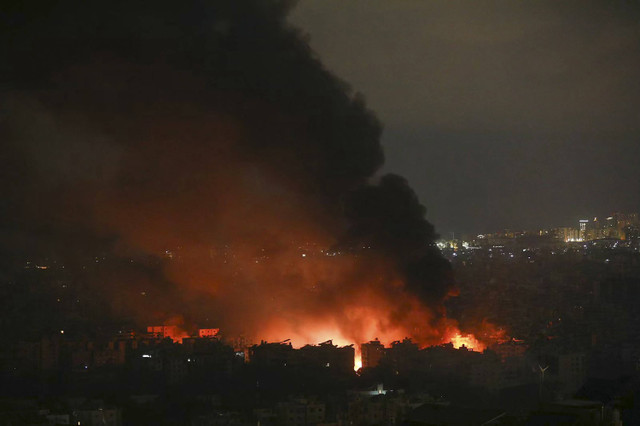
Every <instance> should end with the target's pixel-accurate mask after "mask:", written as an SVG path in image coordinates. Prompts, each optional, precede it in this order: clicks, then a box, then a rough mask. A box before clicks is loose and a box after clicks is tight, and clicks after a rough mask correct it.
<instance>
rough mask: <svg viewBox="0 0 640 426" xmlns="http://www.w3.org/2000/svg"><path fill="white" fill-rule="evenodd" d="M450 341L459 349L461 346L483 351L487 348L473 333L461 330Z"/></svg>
mask: <svg viewBox="0 0 640 426" xmlns="http://www.w3.org/2000/svg"><path fill="white" fill-rule="evenodd" d="M449 339H450V343H451V344H453V347H454V348H456V349H459V348H461V347H463V346H464V347H466V348H467V349H469V350H472V351H476V352H482V351H483V350H485V348H486V345H484V344H483V343H481V342H480V341H479V340H478V339H476V337H475V336H474V335H473V334H461V333H460V332H458V333H456V334H455V335H453V336H451V337H450V338H449Z"/></svg>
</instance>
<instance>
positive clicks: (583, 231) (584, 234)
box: [578, 219, 589, 241]
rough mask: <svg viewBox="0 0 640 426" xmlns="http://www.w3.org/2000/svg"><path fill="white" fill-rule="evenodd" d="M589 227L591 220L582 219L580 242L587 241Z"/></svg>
mask: <svg viewBox="0 0 640 426" xmlns="http://www.w3.org/2000/svg"><path fill="white" fill-rule="evenodd" d="M587 225H589V219H580V220H579V221H578V232H579V234H578V239H579V240H580V241H586V240H587Z"/></svg>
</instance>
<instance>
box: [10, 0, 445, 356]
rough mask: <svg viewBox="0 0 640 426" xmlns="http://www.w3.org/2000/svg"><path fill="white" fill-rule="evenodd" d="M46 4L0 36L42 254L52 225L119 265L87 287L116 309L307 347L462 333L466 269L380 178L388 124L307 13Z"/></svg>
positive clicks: (15, 141) (23, 212) (430, 339)
mask: <svg viewBox="0 0 640 426" xmlns="http://www.w3.org/2000/svg"><path fill="white" fill-rule="evenodd" d="M39 6H41V7H33V6H32V5H26V4H25V5H23V4H20V3H16V4H15V5H14V6H12V9H11V10H9V11H8V12H7V13H6V14H5V15H4V16H5V17H6V19H5V20H4V22H5V23H6V24H7V25H3V26H2V29H0V32H1V33H2V35H3V37H0V44H1V45H2V49H3V52H5V53H6V58H5V59H6V60H5V62H6V63H8V64H11V66H10V67H3V68H2V70H1V71H0V73H1V76H2V78H3V81H7V82H10V84H8V85H6V86H3V89H1V90H2V97H1V98H2V106H3V111H4V117H5V118H4V119H3V120H4V121H3V124H4V126H3V130H2V134H1V135H2V138H3V141H5V142H6V145H7V149H6V150H5V153H6V154H7V155H5V156H3V158H2V160H0V167H1V168H2V169H3V170H5V171H6V173H8V176H14V175H15V176H21V179H17V180H16V179H13V180H10V187H7V188H2V190H3V192H2V194H3V197H4V198H5V200H6V201H7V205H11V206H13V207H12V210H11V213H12V214H11V218H10V220H9V218H8V219H7V221H5V222H6V223H7V229H16V230H17V231H16V235H18V236H20V238H22V237H23V236H24V235H27V236H29V237H28V238H30V239H28V241H30V243H29V245H30V247H38V245H39V244H40V243H43V241H42V240H41V239H40V238H41V237H40V234H38V232H37V230H38V229H47V230H48V231H47V241H46V245H47V248H48V247H50V246H52V245H53V246H55V247H56V249H57V250H59V251H60V252H61V253H63V254H62V256H71V257H73V256H75V255H74V254H73V253H78V252H81V253H84V252H87V251H90V250H95V249H96V247H99V248H100V250H102V251H103V252H106V253H107V254H108V255H105V256H104V258H105V259H106V258H109V259H115V260H114V261H113V265H114V266H113V267H112V268H105V269H96V272H95V275H94V276H93V277H92V279H91V282H90V283H89V284H88V285H92V286H94V287H95V293H96V294H100V295H104V298H105V300H109V301H110V304H111V306H110V311H109V312H110V314H112V315H116V316H120V317H126V318H131V319H132V320H134V321H138V322H142V321H144V322H145V323H146V322H149V321H164V319H165V318H168V317H170V316H173V315H182V316H183V317H184V318H186V319H187V321H188V322H189V323H190V324H198V323H201V324H204V323H215V324H220V326H221V328H222V329H223V330H224V331H225V335H226V336H229V337H233V336H240V335H251V336H256V337H257V338H258V339H267V340H269V341H280V340H283V339H291V342H292V343H293V345H295V346H296V347H300V346H303V345H305V344H308V343H313V342H321V341H326V340H329V339H333V341H334V342H336V343H338V344H340V345H348V344H354V343H355V344H357V343H359V342H365V341H368V340H370V339H372V338H373V337H375V336H378V337H380V339H381V340H382V341H384V342H391V341H394V340H397V339H398V338H402V337H404V336H411V337H412V338H413V340H414V341H415V342H417V343H418V344H420V345H426V344H434V343H440V342H441V341H442V340H443V339H446V338H447V336H448V334H447V333H448V330H450V325H451V322H450V321H447V320H446V318H445V312H444V309H443V304H442V302H443V301H444V300H445V299H446V298H447V297H449V296H450V295H451V294H453V293H454V288H453V279H452V276H451V275H452V272H451V267H450V265H449V263H448V262H447V261H446V260H445V259H444V258H443V257H442V255H441V254H440V252H439V250H438V249H437V248H436V246H435V244H434V241H435V239H436V238H437V234H436V232H435V230H434V227H433V226H432V225H431V224H430V223H429V222H428V221H427V220H426V219H425V212H426V209H425V207H424V206H423V205H422V204H421V203H420V202H419V200H418V197H417V196H416V194H415V193H414V191H413V190H412V189H411V188H410V187H409V185H408V183H407V181H406V180H405V179H404V178H402V177H401V176H397V175H393V174H386V175H380V174H379V170H380V168H381V166H382V165H383V161H384V154H383V150H382V146H381V144H380V135H381V132H382V126H381V124H380V122H379V121H378V119H377V118H376V117H375V115H374V114H373V113H372V112H371V111H370V110H369V109H368V108H367V107H366V104H365V102H364V100H363V97H362V95H360V94H359V93H355V92H353V91H352V90H351V89H350V88H349V87H347V85H346V84H345V83H344V82H342V81H340V80H339V79H338V78H336V77H335V76H333V75H332V74H331V73H330V72H329V71H327V69H325V68H324V67H323V65H322V64H321V63H320V62H319V61H318V59H317V57H316V56H315V55H314V54H313V53H312V52H311V50H310V48H309V46H308V44H307V43H306V42H305V36H304V35H302V34H301V32H300V30H299V29H296V28H293V27H291V26H290V25H289V24H288V23H287V21H286V16H287V13H288V9H289V7H290V2H287V1H276V0H269V1H264V0H249V1H243V2H237V1H234V0H223V1H217V2H202V1H186V2H171V1H164V0H162V1H159V2H154V4H153V6H152V7H151V6H148V5H146V4H142V3H140V4H138V3H135V4H132V3H130V2H124V1H115V2H113V1H111V2H106V1H95V2H90V3H86V2H82V1H69V2H64V3H60V4H58V3H55V4H54V3H49V2H42V4H41V5H39ZM32 22H38V25H37V26H34V25H31V23H32ZM169 23H170V24H169ZM5 31H10V32H11V36H7V34H6V33H5ZM13 40H21V42H20V43H19V44H16V43H13ZM70 41H72V42H70ZM24 51H30V52H33V54H32V55H29V56H28V57H25V56H24ZM54 52H55V53H54ZM4 87H12V89H11V90H8V89H5V88H4ZM77 159H81V160H80V161H78V160H77ZM16 185H17V187H16ZM5 189H6V191H5ZM24 193H30V194H32V197H31V198H30V201H29V202H27V203H25V202H24V200H23V198H16V194H24ZM5 195H6V196H5ZM3 219H4V218H3ZM10 240H11V238H8V239H7V241H10ZM43 244H44V243H43ZM168 254H170V256H169V255H168ZM123 283H126V285H125V284H123ZM172 327H174V326H158V327H152V328H151V329H150V330H149V332H150V333H152V334H154V335H156V336H158V337H163V338H165V337H170V338H172V339H174V340H177V339H180V338H181V332H180V331H179V330H178V329H177V328H172ZM263 349H264V348H262V349H259V348H256V349H255V354H253V355H255V356H257V357H258V358H259V357H260V355H259V354H260V353H261V352H260V351H262V350H263ZM281 352H282V353H283V356H284V354H286V352H287V350H286V348H285V349H283V350H282V351H281ZM375 353H376V352H375V351H374V352H372V354H371V356H370V358H367V359H368V360H370V362H372V363H375V360H376V359H377V358H376V356H377V355H375ZM285 358H286V357H285ZM285 358H282V359H280V358H278V360H282V361H284V359H285ZM274 359H275V358H274ZM368 362H369V361H368Z"/></svg>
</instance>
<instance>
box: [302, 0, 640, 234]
mask: <svg viewBox="0 0 640 426" xmlns="http://www.w3.org/2000/svg"><path fill="white" fill-rule="evenodd" d="M290 21H291V22H292V23H293V24H294V25H297V26H299V27H300V28H302V29H303V30H304V31H305V32H307V33H308V35H309V37H310V43H311V47H312V48H313V49H314V51H315V52H316V53H317V55H318V56H319V57H320V59H321V60H322V61H323V63H324V64H325V66H327V67H328V68H329V69H330V70H331V71H333V72H335V73H336V74H337V75H338V76H339V77H341V78H342V79H344V80H345V81H347V82H348V83H349V84H351V85H352V86H353V88H354V89H355V90H357V91H359V92H362V93H363V94H364V96H365V98H366V100H367V102H368V105H369V106H370V107H371V108H372V109H373V110H374V111H375V112H376V113H377V114H378V116H379V117H380V119H381V121H382V123H383V124H384V127H385V130H384V134H383V145H384V147H385V154H386V159H387V161H386V164H385V169H384V170H386V171H391V172H395V173H399V174H402V175H404V176H406V177H407V178H408V179H409V182H410V184H411V185H412V186H413V187H414V189H415V190H416V192H417V193H418V195H419V197H420V199H421V201H422V203H423V204H425V205H426V207H427V209H428V217H429V219H430V220H431V221H432V222H434V224H435V226H436V229H437V230H438V231H439V232H440V233H442V234H447V233H448V232H450V231H458V232H483V231H491V230H499V229H503V228H506V227H511V228H515V229H521V228H534V229H535V228H537V227H546V226H567V225H573V224H574V222H575V221H576V220H577V219H578V218H580V217H589V216H594V215H600V214H606V213H609V212H611V211H622V212H625V211H638V210H640V167H638V160H639V159H640V144H639V141H640V133H639V130H640V8H638V4H637V3H636V2H629V1H627V2H621V1H615V2H599V3H598V2H584V1H580V2H556V1H547V2H506V1H505V2H497V1H494V2H482V3H477V2H471V1H465V2H462V1H451V2H450V1H447V2H425V1H417V0H416V1H394V2H389V1H378V0H375V1H372V0H352V1H349V2H343V1H341V0H301V1H300V2H299V4H298V6H297V7H296V9H295V10H294V11H293V13H292V14H291V16H290Z"/></svg>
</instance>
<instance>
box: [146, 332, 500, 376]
mask: <svg viewBox="0 0 640 426" xmlns="http://www.w3.org/2000/svg"><path fill="white" fill-rule="evenodd" d="M219 333H220V329H218V328H200V329H198V330H197V333H192V334H190V333H188V332H186V331H185V330H183V329H182V328H181V327H180V326H178V325H161V326H149V327H147V334H148V335H149V336H152V337H155V338H161V339H163V338H169V339H171V340H172V341H173V342H174V343H182V341H183V340H184V339H185V338H190V337H200V338H202V337H208V338H216V339H218V338H220V337H221V336H220V334H219ZM387 337H389V336H387ZM400 340H401V339H389V340H379V339H378V338H377V337H376V338H374V339H372V340H369V341H368V342H360V343H357V342H355V341H353V340H350V339H348V338H345V337H344V336H343V335H342V333H341V332H340V331H339V330H337V329H336V330H320V329H318V330H316V332H315V333H313V334H311V335H310V334H307V333H305V334H304V335H303V334H294V337H293V338H287V339H283V340H278V341H276V342H275V343H273V344H276V345H278V344H283V343H286V344H288V345H289V346H290V347H292V348H296V349H299V348H302V347H304V346H313V345H316V344H321V345H322V344H326V343H329V344H331V345H336V346H337V347H352V348H354V367H353V368H354V370H355V371H358V370H360V369H361V368H362V367H373V366H376V365H377V364H378V362H379V361H380V359H381V358H382V354H383V353H384V348H385V345H391V344H392V343H397V342H399V341H400ZM404 340H405V341H410V339H409V338H407V337H405V338H404ZM506 340H507V338H506V333H505V331H504V330H502V329H499V328H497V327H495V326H493V325H491V324H489V323H487V322H483V323H482V336H479V337H476V336H475V335H474V334H473V333H463V332H461V331H460V330H459V329H458V328H457V327H453V326H450V327H449V328H448V329H447V330H446V331H445V332H444V333H443V337H442V338H441V340H440V341H434V342H432V343H431V344H423V345H420V346H422V347H428V346H437V345H441V344H451V345H452V346H453V347H454V348H455V349H460V348H466V349H467V350H470V351H475V352H482V351H484V350H485V349H486V348H487V347H488V346H489V345H490V344H492V343H499V342H504V341H506ZM232 342H233V343H234V347H235V349H236V350H237V351H246V350H247V348H248V347H249V346H251V345H250V343H249V342H247V341H246V339H232ZM321 342H323V343H321ZM268 344H269V343H268V342H267V341H265V340H261V345H268Z"/></svg>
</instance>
